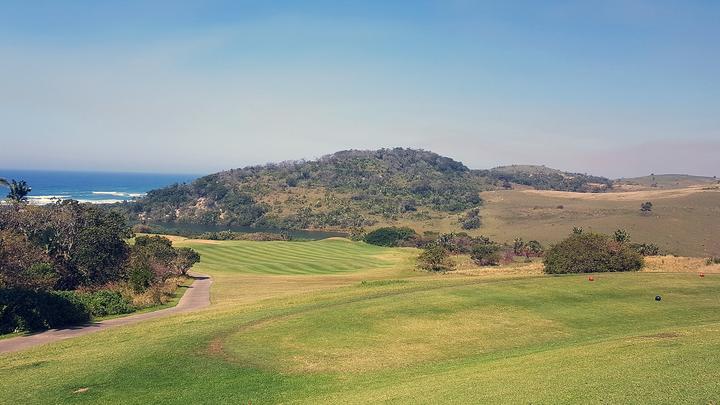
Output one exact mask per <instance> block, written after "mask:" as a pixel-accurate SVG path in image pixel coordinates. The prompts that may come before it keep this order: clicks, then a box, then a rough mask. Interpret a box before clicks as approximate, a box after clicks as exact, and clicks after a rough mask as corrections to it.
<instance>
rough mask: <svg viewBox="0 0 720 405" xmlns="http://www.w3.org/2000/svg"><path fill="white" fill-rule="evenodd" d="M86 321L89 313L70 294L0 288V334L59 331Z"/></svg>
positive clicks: (71, 293)
mask: <svg viewBox="0 0 720 405" xmlns="http://www.w3.org/2000/svg"><path fill="white" fill-rule="evenodd" d="M89 320H90V311H89V310H88V308H87V306H86V305H85V304H84V303H83V302H82V300H81V299H80V298H79V297H78V296H77V294H76V293H74V292H71V291H56V292H46V291H32V290H21V289H0V333H12V332H19V331H34V330H40V329H49V328H59V327H63V326H67V325H74V324H79V323H84V322H87V321H89Z"/></svg>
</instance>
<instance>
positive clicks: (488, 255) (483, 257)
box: [470, 243, 500, 266]
mask: <svg viewBox="0 0 720 405" xmlns="http://www.w3.org/2000/svg"><path fill="white" fill-rule="evenodd" d="M470 258H472V260H473V261H474V262H475V263H476V264H478V265H480V266H495V265H497V264H498V263H499V262H500V246H498V245H496V244H494V243H479V244H477V245H474V246H473V247H472V250H471V251H470Z"/></svg>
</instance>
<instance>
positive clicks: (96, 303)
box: [78, 290, 135, 316]
mask: <svg viewBox="0 0 720 405" xmlns="http://www.w3.org/2000/svg"><path fill="white" fill-rule="evenodd" d="M78 296H79V298H80V300H81V301H82V302H83V303H84V304H85V306H86V307H87V308H88V310H90V313H91V314H92V315H93V316H107V315H120V314H128V313H130V312H133V311H134V310H135V308H133V306H132V305H130V302H128V301H127V300H126V299H125V298H124V297H123V296H122V294H120V293H119V292H117V291H110V290H100V291H96V292H92V293H78Z"/></svg>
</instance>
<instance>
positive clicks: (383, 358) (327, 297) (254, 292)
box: [0, 240, 720, 404]
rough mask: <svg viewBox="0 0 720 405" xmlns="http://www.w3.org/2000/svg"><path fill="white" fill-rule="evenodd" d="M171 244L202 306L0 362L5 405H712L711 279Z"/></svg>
mask: <svg viewBox="0 0 720 405" xmlns="http://www.w3.org/2000/svg"><path fill="white" fill-rule="evenodd" d="M176 243H177V244H179V245H186V246H192V247H193V248H196V249H198V250H199V251H200V252H201V254H202V262H201V263H200V264H199V265H198V266H197V267H196V269H195V270H196V271H198V272H201V273H208V274H210V275H212V276H213V277H214V279H215V281H214V284H213V292H212V294H213V295H212V300H213V305H212V306H211V307H209V308H207V309H205V310H202V311H199V312H196V313H190V314H181V315H177V316H172V317H168V318H162V319H157V320H151V321H148V322H145V323H141V324H137V325H132V326H127V327H121V328H116V329H111V330H107V331H102V332H98V333H95V334H91V335H87V336H84V337H80V338H76V339H70V340H66V341H61V342H57V343H54V344H51V345H48V346H43V347H37V348H35V349H31V350H28V351H25V352H20V353H14V354H6V355H0V359H1V360H2V361H1V362H0V378H1V379H2V381H3V390H0V403H74V402H95V403H97V402H100V403H137V404H141V403H142V404H146V403H213V404H216V403H277V402H290V403H292V402H299V403H377V402H398V403H418V402H420V403H478V402H484V403H497V402H506V403H519V402H523V403H528V402H532V403H577V402H591V403H600V402H604V403H608V402H609V403H628V402H629V403H637V402H652V403H679V402H685V403H713V402H717V401H718V400H720V367H719V366H720V360H717V356H716V353H718V352H719V351H720V333H719V332H720V295H719V294H718V293H720V275H716V274H707V276H706V277H704V278H700V277H698V276H697V274H696V273H634V274H601V275H596V277H595V280H596V281H594V282H589V281H587V278H586V277H584V276H555V277H550V276H542V275H537V274H536V273H531V274H528V275H525V276H523V275H518V274H517V273H512V274H509V275H508V276H503V274H502V270H495V271H493V272H492V274H488V275H487V276H485V275H483V272H482V270H479V271H477V272H472V274H447V275H428V274H425V273H419V272H415V271H413V270H412V264H413V258H414V255H415V254H416V252H414V251H413V250H411V249H386V248H379V247H374V246H368V245H365V244H362V243H352V242H347V241H344V240H325V241H318V242H243V241H238V242H214V243H200V242H194V241H182V240H181V241H178V242H176ZM363 281H365V282H364V283H363ZM658 294H659V295H662V296H663V300H662V301H660V302H656V301H655V300H654V297H655V295H658ZM78 390H81V391H82V392H76V391H78Z"/></svg>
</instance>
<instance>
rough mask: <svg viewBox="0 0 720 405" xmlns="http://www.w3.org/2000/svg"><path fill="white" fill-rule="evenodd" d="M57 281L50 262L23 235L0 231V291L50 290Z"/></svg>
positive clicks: (40, 250)
mask: <svg viewBox="0 0 720 405" xmlns="http://www.w3.org/2000/svg"><path fill="white" fill-rule="evenodd" d="M56 280H57V274H56V273H55V272H54V270H53V268H52V264H51V263H50V258H49V257H48V256H47V254H45V252H43V251H42V249H40V248H39V247H37V246H35V245H33V244H32V243H30V241H29V240H28V239H27V238H26V237H25V236H24V235H22V234H20V233H17V232H13V231H10V230H4V231H0V289H2V288H18V289H23V290H33V291H40V290H50V289H51V288H52V287H53V286H54V285H55V282H56Z"/></svg>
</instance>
